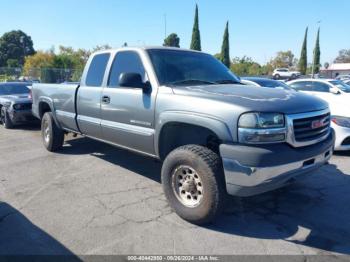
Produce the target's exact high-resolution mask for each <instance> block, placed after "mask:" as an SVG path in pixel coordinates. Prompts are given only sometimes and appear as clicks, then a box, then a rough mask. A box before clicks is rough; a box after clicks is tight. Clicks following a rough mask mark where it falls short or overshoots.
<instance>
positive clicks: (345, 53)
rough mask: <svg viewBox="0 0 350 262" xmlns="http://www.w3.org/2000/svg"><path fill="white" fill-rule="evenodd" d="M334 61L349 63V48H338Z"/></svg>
mask: <svg viewBox="0 0 350 262" xmlns="http://www.w3.org/2000/svg"><path fill="white" fill-rule="evenodd" d="M334 63H350V49H342V50H340V51H339V54H338V56H337V58H336V59H335V60H334Z"/></svg>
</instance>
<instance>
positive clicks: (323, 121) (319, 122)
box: [311, 118, 327, 129]
mask: <svg viewBox="0 0 350 262" xmlns="http://www.w3.org/2000/svg"><path fill="white" fill-rule="evenodd" d="M326 119H327V118H323V119H321V120H315V121H312V123H311V128H312V129H317V128H320V127H323V126H325V125H326Z"/></svg>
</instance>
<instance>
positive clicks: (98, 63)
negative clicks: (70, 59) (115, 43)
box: [86, 53, 110, 86]
mask: <svg viewBox="0 0 350 262" xmlns="http://www.w3.org/2000/svg"><path fill="white" fill-rule="evenodd" d="M109 57H110V54H109V53H105V54H100V55H95V56H94V58H93V59H92V61H91V64H90V67H89V71H88V73H87V76H86V85H87V86H101V85H102V82H103V76H104V74H105V71H106V67H107V63H108V60H109Z"/></svg>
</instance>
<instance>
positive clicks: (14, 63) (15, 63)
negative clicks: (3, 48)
mask: <svg viewBox="0 0 350 262" xmlns="http://www.w3.org/2000/svg"><path fill="white" fill-rule="evenodd" d="M6 64H7V66H8V67H19V66H20V64H19V61H18V60H17V59H8V60H7V62H6Z"/></svg>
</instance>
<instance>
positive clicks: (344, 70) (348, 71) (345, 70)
mask: <svg viewBox="0 0 350 262" xmlns="http://www.w3.org/2000/svg"><path fill="white" fill-rule="evenodd" d="M321 74H322V75H323V76H325V77H327V78H335V77H337V76H338V75H350V63H334V64H331V65H330V66H329V67H328V68H327V69H326V68H322V69H321Z"/></svg>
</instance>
